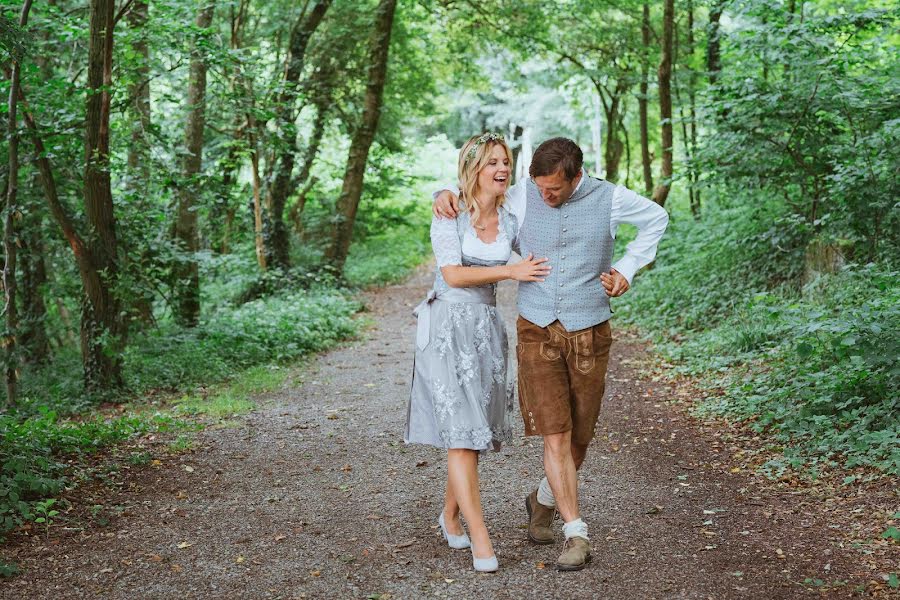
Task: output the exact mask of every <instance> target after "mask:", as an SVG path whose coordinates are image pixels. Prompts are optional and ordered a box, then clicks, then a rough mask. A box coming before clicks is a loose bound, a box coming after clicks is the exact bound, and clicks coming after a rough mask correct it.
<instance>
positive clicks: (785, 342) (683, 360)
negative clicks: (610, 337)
mask: <svg viewBox="0 0 900 600" xmlns="http://www.w3.org/2000/svg"><path fill="white" fill-rule="evenodd" d="M760 214H761V213H760V210H759V209H757V208H748V207H736V208H730V209H723V210H710V211H708V212H707V213H706V215H705V220H704V221H703V222H702V223H695V222H692V221H679V220H677V219H676V220H675V223H674V224H673V225H672V228H671V231H670V232H669V235H668V237H667V239H666V241H665V244H664V246H663V248H662V250H661V252H660V256H659V258H658V261H657V264H656V266H655V267H654V268H653V269H652V270H650V271H648V272H646V273H645V274H643V275H642V276H641V278H640V281H639V282H638V283H637V285H636V286H635V289H634V292H633V296H632V297H631V298H627V299H626V300H625V305H624V306H623V307H620V308H619V310H617V314H618V315H619V316H624V317H625V318H626V319H627V320H628V321H630V322H632V323H636V324H639V325H640V326H641V327H642V328H644V329H646V330H647V331H651V332H653V336H654V337H655V338H656V340H657V341H658V342H659V347H660V349H661V350H662V352H663V353H664V354H665V355H667V356H668V357H669V358H670V359H672V360H673V361H675V363H676V365H677V368H678V369H679V370H681V371H684V372H688V373H693V374H699V375H701V376H702V379H701V380H702V382H703V383H704V385H706V386H707V387H708V388H710V389H711V390H721V391H722V392H723V393H724V395H713V396H711V397H710V398H708V399H706V401H704V402H703V403H701V405H700V407H699V410H700V412H701V414H717V415H727V416H729V417H732V418H738V419H744V420H747V421H748V422H749V423H751V425H752V427H753V428H755V429H756V430H759V431H767V432H769V433H770V434H771V435H773V436H774V438H775V439H776V440H778V441H779V442H781V443H782V444H783V446H784V459H783V460H779V461H775V462H773V463H772V464H770V465H769V466H768V467H767V468H768V469H770V470H771V471H772V472H776V473H777V472H780V471H781V470H783V469H784V468H785V467H792V468H800V467H804V466H805V467H816V466H817V465H821V464H824V465H831V464H835V463H837V464H839V465H840V466H841V467H843V468H852V467H855V466H860V465H863V466H871V467H875V468H877V469H879V470H881V471H883V472H885V473H890V474H898V473H900V404H898V402H900V395H898V390H900V367H898V366H897V364H896V360H895V359H896V356H897V355H898V353H900V331H898V329H897V327H896V323H898V322H900V284H898V281H900V278H898V272H897V270H896V269H893V268H891V267H890V266H888V265H886V264H880V265H876V264H868V265H852V264H851V265H848V266H847V267H846V268H845V269H844V270H843V271H842V272H840V273H838V274H836V275H823V276H821V277H819V278H818V279H816V280H815V281H813V282H812V283H810V284H809V285H807V286H806V287H804V288H800V286H799V285H798V284H793V285H788V284H789V283H791V282H795V281H797V280H798V278H799V273H798V272H797V270H796V268H794V269H793V270H790V265H792V264H793V265H796V264H797V263H800V262H801V261H800V259H799V258H798V257H797V256H796V252H794V251H789V248H790V243H789V242H790V240H787V241H786V240H784V239H780V238H778V237H776V236H774V234H773V232H772V231H771V230H769V229H768V227H767V225H766V222H767V220H763V219H759V218H758V217H759V216H760ZM774 220H775V221H776V222H778V218H777V217H775V218H774ZM786 269H787V270H786Z"/></svg>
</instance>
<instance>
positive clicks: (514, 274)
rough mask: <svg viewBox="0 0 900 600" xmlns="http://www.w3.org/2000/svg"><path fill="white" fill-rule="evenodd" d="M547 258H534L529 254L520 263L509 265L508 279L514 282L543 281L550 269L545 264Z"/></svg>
mask: <svg viewBox="0 0 900 600" xmlns="http://www.w3.org/2000/svg"><path fill="white" fill-rule="evenodd" d="M548 260H550V259H549V258H534V255H533V254H529V255H528V257H527V258H523V259H522V261H521V262H517V263H515V264H513V265H509V278H510V279H515V280H516V281H543V280H544V277H546V276H547V275H548V274H549V273H550V269H551V268H552V267H551V266H550V265H548V264H545V263H546V262H547V261H548Z"/></svg>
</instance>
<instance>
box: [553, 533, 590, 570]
mask: <svg viewBox="0 0 900 600" xmlns="http://www.w3.org/2000/svg"><path fill="white" fill-rule="evenodd" d="M589 562H591V543H590V542H589V541H587V540H586V539H584V538H583V537H577V536H576V537H570V538H569V539H567V540H566V549H565V550H564V551H563V553H562V554H560V555H559V558H557V559H556V568H557V570H559V571H580V570H581V569H583V568H584V567H585V566H587V564H588V563H589Z"/></svg>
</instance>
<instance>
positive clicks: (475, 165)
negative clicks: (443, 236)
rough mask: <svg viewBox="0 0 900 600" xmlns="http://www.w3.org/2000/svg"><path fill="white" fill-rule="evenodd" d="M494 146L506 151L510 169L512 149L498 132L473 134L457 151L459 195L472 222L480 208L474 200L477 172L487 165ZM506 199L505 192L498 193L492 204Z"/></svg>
mask: <svg viewBox="0 0 900 600" xmlns="http://www.w3.org/2000/svg"><path fill="white" fill-rule="evenodd" d="M494 146H502V147H503V150H504V151H505V152H506V158H507V159H508V160H509V166H510V171H512V163H513V157H512V150H510V149H509V145H508V144H507V143H506V141H505V140H504V139H503V137H502V136H500V135H498V134H489V133H485V134H481V135H473V136H472V137H470V138H469V140H468V141H467V142H466V143H465V144H463V147H462V149H461V150H460V151H459V166H458V168H457V174H458V176H459V197H460V199H461V200H462V201H463V202H465V204H466V209H467V210H468V211H469V213H470V216H469V220H470V221H471V222H472V223H473V224H474V223H477V222H478V219H479V218H480V217H481V209H480V208H479V206H478V202H476V201H475V188H477V187H478V173H480V172H481V170H482V169H483V168H484V167H486V166H487V164H488V163H489V162H490V160H491V151H492V150H493V148H494ZM505 201H506V194H500V195H498V196H497V197H496V198H495V200H494V206H496V207H500V206H502V205H503V203H504V202H505Z"/></svg>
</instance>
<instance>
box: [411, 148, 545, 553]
mask: <svg viewBox="0 0 900 600" xmlns="http://www.w3.org/2000/svg"><path fill="white" fill-rule="evenodd" d="M511 169H512V153H511V152H510V149H509V146H507V144H506V142H505V141H504V140H503V136H502V135H500V134H497V133H485V134H484V135H481V136H473V137H471V138H470V139H469V141H467V142H466V143H465V144H464V145H463V147H462V150H461V151H460V153H459V168H458V173H459V182H460V203H461V210H460V214H459V216H458V217H457V218H456V219H452V220H451V219H435V220H433V221H432V223H431V243H432V247H433V248H434V254H435V257H436V258H437V267H438V268H437V273H436V275H435V282H434V287H433V289H432V290H431V292H429V294H428V298H426V299H425V300H424V301H423V302H422V303H421V304H420V305H419V306H418V307H417V308H416V312H415V314H416V315H417V316H418V328H417V331H416V358H415V366H414V370H413V371H414V372H413V381H412V392H411V394H410V402H409V410H408V414H407V422H406V434H405V436H404V439H405V441H406V442H407V443H423V444H430V445H433V446H437V447H440V448H446V449H447V490H446V494H445V498H444V509H443V511H442V512H441V514H440V516H439V517H438V523H439V525H440V527H441V531H442V532H443V534H444V537H445V538H446V539H447V542H448V544H449V545H450V547H451V548H469V547H471V548H472V559H473V566H474V567H475V570H476V571H496V570H497V557H496V556H495V555H494V550H493V546H492V545H491V539H490V536H489V535H488V531H487V527H485V524H484V517H483V515H482V511H481V496H480V494H479V487H478V456H479V452H482V451H485V450H487V449H489V448H492V449H494V450H499V449H500V444H501V443H502V442H504V441H508V440H509V439H510V438H511V435H512V432H511V428H510V415H511V413H512V411H513V382H512V381H511V380H508V378H507V358H508V357H507V337H506V328H505V326H504V325H503V321H502V319H501V317H500V315H499V314H498V312H497V308H496V293H497V292H496V287H497V286H496V283H497V282H498V281H503V280H504V279H515V280H518V281H542V280H543V279H542V278H543V277H544V276H546V274H547V273H549V271H550V266H549V265H547V264H545V263H546V261H547V259H546V258H544V259H537V260H535V259H533V258H532V257H531V256H529V257H527V258H526V259H525V260H523V261H522V262H519V263H516V264H514V265H507V264H506V263H507V261H508V260H509V257H510V253H511V248H512V246H513V242H514V239H515V236H516V235H517V232H518V224H517V223H516V219H515V217H514V216H513V215H512V214H511V213H509V212H508V211H507V210H506V209H505V208H504V207H503V202H504V199H505V194H506V190H507V188H508V187H509V177H510V172H511ZM460 511H462V515H463V516H464V517H465V519H466V523H467V524H468V526H469V533H470V534H471V536H472V537H471V540H470V539H469V537H468V536H467V535H466V533H465V530H464V529H463V528H462V525H461V524H460V522H459V513H460Z"/></svg>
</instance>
